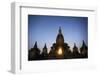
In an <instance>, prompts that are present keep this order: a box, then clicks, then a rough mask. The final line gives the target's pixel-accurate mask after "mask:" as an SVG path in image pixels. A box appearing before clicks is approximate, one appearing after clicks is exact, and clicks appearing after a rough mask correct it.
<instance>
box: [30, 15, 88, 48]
mask: <svg viewBox="0 0 100 76" xmlns="http://www.w3.org/2000/svg"><path fill="white" fill-rule="evenodd" d="M59 26H61V29H62V33H63V36H64V40H65V42H66V43H68V44H69V46H70V48H71V49H72V47H73V45H74V43H76V45H77V46H78V47H80V46H81V45H82V40H84V41H85V43H86V44H88V18H87V17H71V16H43V15H28V49H30V48H32V47H33V46H34V43H35V41H37V44H38V47H39V48H40V49H42V48H43V47H44V44H45V43H46V44H47V47H48V49H49V50H50V47H51V46H52V44H53V43H54V42H55V41H56V36H57V34H58V30H59Z"/></svg>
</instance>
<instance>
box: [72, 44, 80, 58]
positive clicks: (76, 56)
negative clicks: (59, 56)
mask: <svg viewBox="0 0 100 76" xmlns="http://www.w3.org/2000/svg"><path fill="white" fill-rule="evenodd" d="M72 57H73V58H79V57H80V54H79V51H78V47H77V46H76V44H75V43H74V47H73V53H72Z"/></svg>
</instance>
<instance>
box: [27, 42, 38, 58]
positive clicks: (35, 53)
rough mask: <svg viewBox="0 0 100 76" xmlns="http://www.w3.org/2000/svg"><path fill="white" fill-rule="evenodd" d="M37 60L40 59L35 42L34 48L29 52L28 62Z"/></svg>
mask: <svg viewBox="0 0 100 76" xmlns="http://www.w3.org/2000/svg"><path fill="white" fill-rule="evenodd" d="M37 59H40V49H39V48H38V47H37V42H35V45H34V47H33V48H31V49H30V50H29V53H28V60H37Z"/></svg>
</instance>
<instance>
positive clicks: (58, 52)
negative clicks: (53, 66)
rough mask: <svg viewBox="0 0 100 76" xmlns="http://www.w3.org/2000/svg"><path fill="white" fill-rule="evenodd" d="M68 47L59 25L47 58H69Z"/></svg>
mask: <svg viewBox="0 0 100 76" xmlns="http://www.w3.org/2000/svg"><path fill="white" fill-rule="evenodd" d="M70 53H71V51H70V47H69V46H68V44H67V43H65V42H64V36H63V34H62V30H61V27H59V33H58V35H57V38H56V43H53V45H52V47H51V50H50V53H49V58H51V59H60V58H61V59H62V58H69V57H70V56H69V55H70Z"/></svg>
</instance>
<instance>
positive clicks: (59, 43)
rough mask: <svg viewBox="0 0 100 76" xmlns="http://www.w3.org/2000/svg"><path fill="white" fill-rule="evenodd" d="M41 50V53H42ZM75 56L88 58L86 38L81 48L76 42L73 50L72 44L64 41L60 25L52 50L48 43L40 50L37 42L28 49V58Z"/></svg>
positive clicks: (68, 57)
mask: <svg viewBox="0 0 100 76" xmlns="http://www.w3.org/2000/svg"><path fill="white" fill-rule="evenodd" d="M40 52H41V53H40ZM73 58H88V47H87V45H86V44H85V42H84V40H83V43H82V46H81V48H80V49H78V47H77V46H76V43H74V46H73V49H72V51H71V50H70V46H69V45H68V44H67V43H66V42H65V41H64V36H63V34H62V30H61V27H59V31H58V35H57V37H56V43H53V45H52V46H51V49H50V52H49V53H48V49H47V46H46V44H45V45H44V47H43V49H42V50H40V49H39V48H38V46H37V42H35V44H34V47H33V48H31V49H30V50H29V51H28V60H29V61H31V60H46V59H73Z"/></svg>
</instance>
